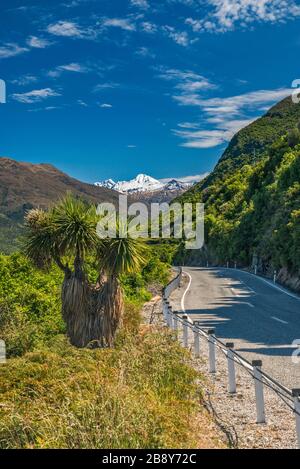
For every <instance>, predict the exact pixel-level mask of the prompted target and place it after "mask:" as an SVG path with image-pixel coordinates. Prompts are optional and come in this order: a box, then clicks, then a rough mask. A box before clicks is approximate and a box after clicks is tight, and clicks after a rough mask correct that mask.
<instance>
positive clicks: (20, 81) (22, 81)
mask: <svg viewBox="0 0 300 469" xmlns="http://www.w3.org/2000/svg"><path fill="white" fill-rule="evenodd" d="M37 81H38V78H37V77H36V76H34V75H23V76H21V77H19V78H16V79H15V80H12V84H13V85H18V86H27V85H30V84H31V83H35V82H37Z"/></svg>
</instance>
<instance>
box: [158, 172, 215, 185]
mask: <svg viewBox="0 0 300 469" xmlns="http://www.w3.org/2000/svg"><path fill="white" fill-rule="evenodd" d="M208 175H209V173H203V174H195V175H193V176H180V177H171V178H163V179H160V181H161V182H162V183H163V184H165V183H167V182H170V181H172V180H173V179H176V180H177V181H180V182H186V183H188V184H193V183H195V182H200V181H202V180H203V179H205V178H206V177H207V176H208Z"/></svg>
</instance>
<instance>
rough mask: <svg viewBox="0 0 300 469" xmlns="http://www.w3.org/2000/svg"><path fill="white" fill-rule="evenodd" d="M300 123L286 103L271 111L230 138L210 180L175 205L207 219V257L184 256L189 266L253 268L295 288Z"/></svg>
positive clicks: (299, 112) (299, 269)
mask: <svg viewBox="0 0 300 469" xmlns="http://www.w3.org/2000/svg"><path fill="white" fill-rule="evenodd" d="M299 121H300V106H299V105H295V104H293V103H292V101H291V99H290V98H289V99H288V100H284V101H282V102H281V103H279V104H278V105H276V106H274V107H273V108H272V109H271V110H270V111H269V112H268V113H267V114H266V115H265V116H264V117H262V118H261V119H259V120H257V121H256V122H255V123H253V124H251V125H250V126H248V127H247V128H245V129H243V130H242V131H240V132H239V133H238V134H237V135H236V136H235V137H234V138H233V140H232V141H231V142H230V144H229V146H228V148H227V150H226V151H225V153H224V155H223V157H222V158H221V160H220V162H219V163H218V165H217V167H216V169H215V171H214V172H213V173H212V174H211V175H210V177H209V178H207V179H206V180H205V181H204V182H203V183H202V184H199V185H197V186H196V187H194V188H193V189H192V190H191V191H188V192H187V193H186V194H184V196H183V197H181V198H180V201H181V202H196V201H203V202H204V203H205V211H206V216H205V226H206V249H205V250H204V251H202V253H201V254H199V253H197V254H195V253H193V252H190V253H188V252H181V257H182V256H183V255H184V256H185V259H186V261H187V262H188V261H191V260H194V262H201V261H202V262H203V261H204V260H205V259H206V258H207V257H209V258H210V259H211V260H212V261H213V262H216V263H224V262H226V261H230V262H232V263H233V262H235V261H236V262H238V263H239V264H240V265H242V266H249V265H251V264H258V267H259V269H260V270H261V271H262V272H263V273H265V274H268V273H271V271H273V270H274V269H276V270H278V272H279V275H280V277H281V279H282V281H283V282H290V283H291V282H292V283H293V285H292V286H294V287H295V288H296V289H298V288H300V281H299V275H300V132H299V130H298V123H299ZM254 149H256V152H255V156H254ZM179 257H180V256H179ZM292 278H293V281H291V279H292Z"/></svg>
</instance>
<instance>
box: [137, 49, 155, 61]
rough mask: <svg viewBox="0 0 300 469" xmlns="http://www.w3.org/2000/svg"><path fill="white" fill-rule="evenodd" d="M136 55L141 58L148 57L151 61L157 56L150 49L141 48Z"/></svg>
mask: <svg viewBox="0 0 300 469" xmlns="http://www.w3.org/2000/svg"><path fill="white" fill-rule="evenodd" d="M135 54H136V55H138V56H140V57H147V58H150V59H155V57H156V56H155V54H154V53H153V52H152V51H151V50H150V49H149V48H148V47H139V48H138V49H137V50H136V51H135Z"/></svg>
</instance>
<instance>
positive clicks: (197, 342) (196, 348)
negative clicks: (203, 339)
mask: <svg viewBox="0 0 300 469" xmlns="http://www.w3.org/2000/svg"><path fill="white" fill-rule="evenodd" d="M199 325H200V321H194V327H193V332H194V353H195V358H199V357H200V333H199V330H198V326H199Z"/></svg>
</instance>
